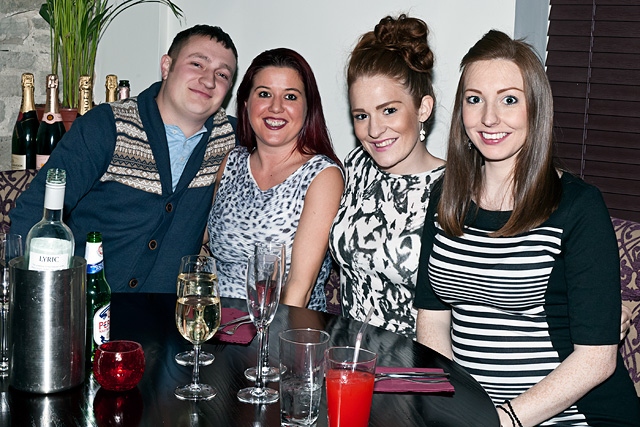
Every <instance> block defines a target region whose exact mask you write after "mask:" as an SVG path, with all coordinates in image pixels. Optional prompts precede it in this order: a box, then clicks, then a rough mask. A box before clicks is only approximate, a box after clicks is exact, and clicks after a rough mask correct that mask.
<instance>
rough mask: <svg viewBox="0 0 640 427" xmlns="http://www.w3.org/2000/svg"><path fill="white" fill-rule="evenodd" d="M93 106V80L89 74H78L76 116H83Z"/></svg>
mask: <svg viewBox="0 0 640 427" xmlns="http://www.w3.org/2000/svg"><path fill="white" fill-rule="evenodd" d="M92 107H93V81H92V79H91V76H80V80H79V81H78V116H84V115H85V114H86V113H87V111H89V110H91V108H92Z"/></svg>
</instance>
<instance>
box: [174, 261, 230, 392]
mask: <svg viewBox="0 0 640 427" xmlns="http://www.w3.org/2000/svg"><path fill="white" fill-rule="evenodd" d="M180 271H181V273H180V274H179V275H178V285H177V296H178V300H177V301H176V326H177V327H178V331H180V334H182V336H183V337H184V338H185V339H187V340H188V341H190V342H191V343H193V356H194V363H193V374H192V381H191V384H187V385H185V386H180V387H177V388H176V390H175V395H176V396H177V397H178V398H179V399H183V400H208V399H211V398H213V397H214V396H215V395H216V393H217V392H216V390H215V389H214V388H213V387H211V386H210V385H208V384H200V363H199V358H200V346H201V344H202V343H203V342H205V341H207V340H208V339H210V338H211V337H213V335H214V334H215V333H216V331H217V330H218V327H219V326H220V310H221V308H220V290H219V288H218V275H217V273H216V262H215V260H214V259H213V258H212V257H208V256H200V255H187V256H185V257H183V258H182V263H181V270H180Z"/></svg>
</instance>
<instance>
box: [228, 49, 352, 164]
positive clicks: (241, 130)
mask: <svg viewBox="0 0 640 427" xmlns="http://www.w3.org/2000/svg"><path fill="white" fill-rule="evenodd" d="M266 67H281V68H291V69H292V70H295V71H296V72H297V73H298V75H299V76H300V80H302V84H303V85H304V91H305V95H306V98H307V117H306V118H305V120H304V124H303V125H302V129H301V130H300V135H299V136H298V142H297V146H296V149H297V150H298V151H299V152H300V153H302V154H307V155H309V154H324V155H325V156H327V157H329V158H330V159H331V160H333V161H334V162H336V163H337V164H338V165H342V163H341V162H340V159H338V156H337V155H336V153H335V151H334V150H333V145H332V144H331V138H330V137H329V130H328V129H327V123H326V121H325V118H324V113H323V112H322V101H321V100H320V91H319V90H318V85H317V83H316V78H315V76H314V75H313V71H312V70H311V66H310V65H309V63H308V62H307V61H306V60H305V59H304V58H303V57H302V55H300V54H299V53H298V52H296V51H294V50H291V49H287V48H278V49H272V50H267V51H264V52H262V53H261V54H260V55H258V56H256V57H255V58H254V60H253V61H252V62H251V65H250V66H249V68H248V69H247V72H246V73H245V75H244V77H243V79H242V82H241V83H240V86H238V92H237V95H236V103H237V107H236V108H237V112H238V130H237V134H238V140H239V141H240V145H243V146H245V147H247V148H248V149H249V152H251V151H253V150H254V149H255V148H256V134H255V132H254V131H253V129H252V128H251V123H250V121H249V112H248V111H247V105H246V104H247V100H248V99H249V94H250V93H251V88H252V87H253V80H254V78H255V76H256V74H258V72H259V71H260V70H262V69H263V68H266Z"/></svg>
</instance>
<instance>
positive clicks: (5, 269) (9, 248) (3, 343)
mask: <svg viewBox="0 0 640 427" xmlns="http://www.w3.org/2000/svg"><path fill="white" fill-rule="evenodd" d="M19 256H22V236H20V235H19V234H3V233H0V376H3V377H4V376H6V375H8V373H9V343H8V339H7V338H8V330H9V325H8V316H9V261H11V260H12V259H13V258H15V257H19Z"/></svg>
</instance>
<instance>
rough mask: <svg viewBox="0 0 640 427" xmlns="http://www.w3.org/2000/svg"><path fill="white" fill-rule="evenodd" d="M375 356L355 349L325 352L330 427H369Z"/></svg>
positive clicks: (337, 349) (336, 349)
mask: <svg viewBox="0 0 640 427" xmlns="http://www.w3.org/2000/svg"><path fill="white" fill-rule="evenodd" d="M376 359H377V356H376V354H375V353H372V352H370V351H367V350H363V349H359V350H358V351H357V350H356V349H355V348H354V347H331V348H329V349H327V351H326V352H325V363H326V381H327V415H328V418H329V427H367V426H368V425H369V413H370V412H371V399H372V398H373V384H374V380H375V371H376Z"/></svg>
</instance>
